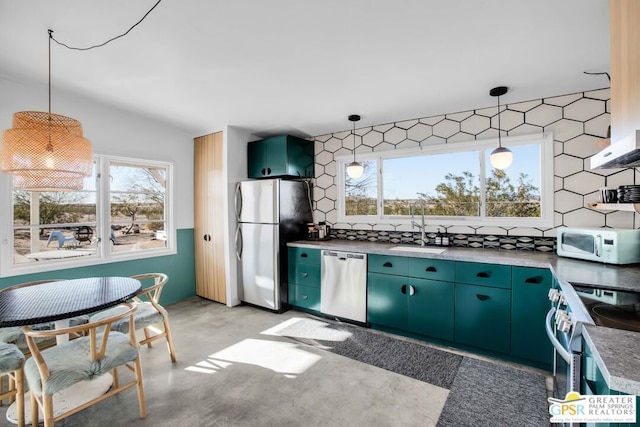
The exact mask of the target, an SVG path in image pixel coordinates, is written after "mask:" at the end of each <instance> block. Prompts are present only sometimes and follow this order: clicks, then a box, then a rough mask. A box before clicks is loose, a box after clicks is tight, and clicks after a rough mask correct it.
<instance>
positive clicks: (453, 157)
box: [383, 144, 540, 199]
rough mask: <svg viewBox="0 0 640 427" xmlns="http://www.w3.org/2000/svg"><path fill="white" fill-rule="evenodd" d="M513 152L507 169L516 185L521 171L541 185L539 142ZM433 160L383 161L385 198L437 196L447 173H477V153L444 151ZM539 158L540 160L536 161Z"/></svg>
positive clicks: (487, 160)
mask: <svg viewBox="0 0 640 427" xmlns="http://www.w3.org/2000/svg"><path fill="white" fill-rule="evenodd" d="M509 149H511V151H513V164H512V165H511V166H509V167H508V168H507V169H505V172H506V173H507V175H508V176H509V177H510V178H511V182H512V183H514V184H517V182H518V181H517V179H518V176H519V175H520V173H521V172H523V173H525V174H527V175H528V179H530V180H531V181H532V183H533V185H535V186H536V187H538V188H540V164H539V159H540V155H539V154H538V153H539V151H540V146H539V145H537V144H536V145H523V146H515V147H509ZM489 154H490V150H487V151H486V155H487V159H486V162H485V163H486V165H487V173H486V175H487V176H489V175H490V171H491V164H490V163H489ZM430 157H431V158H432V159H433V160H434V161H431V162H429V164H428V167H425V164H424V163H421V162H424V160H423V159H421V157H405V158H399V159H392V160H388V161H385V162H384V169H383V171H384V172H383V175H384V183H383V185H384V190H385V198H386V199H396V198H397V199H414V198H417V197H418V195H417V193H418V192H422V193H428V194H429V195H432V196H435V195H436V191H435V187H436V186H437V185H438V184H440V183H442V182H445V179H444V177H445V176H446V175H447V174H448V173H453V174H454V175H461V174H462V172H463V171H466V170H469V171H472V172H474V175H475V176H476V179H477V176H478V166H477V165H478V154H477V152H458V153H444V154H438V155H432V156H430ZM536 160H538V161H536Z"/></svg>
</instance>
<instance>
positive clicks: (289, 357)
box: [185, 338, 322, 378]
mask: <svg viewBox="0 0 640 427" xmlns="http://www.w3.org/2000/svg"><path fill="white" fill-rule="evenodd" d="M320 359H322V357H321V356H319V355H317V354H314V353H310V352H308V351H306V350H303V349H302V348H300V346H299V345H297V344H294V343H288V342H280V341H267V340H259V339H253V338H247V339H245V340H242V341H240V342H238V343H237V344H234V345H231V346H229V347H227V348H225V349H224V350H221V351H219V352H217V353H214V354H211V355H209V356H208V357H207V359H206V360H203V361H201V362H198V363H196V364H195V365H192V366H189V367H187V368H185V370H187V371H191V372H199V373H206V374H213V373H215V372H217V371H219V370H220V369H225V368H228V367H229V366H231V365H232V364H234V363H243V364H249V365H255V366H260V367H262V368H265V369H270V370H272V371H274V372H277V373H279V374H283V375H284V376H285V377H287V378H296V377H297V376H298V375H300V374H302V373H303V372H305V371H306V370H307V369H309V368H310V367H311V366H313V365H314V364H315V363H317V362H318V361H319V360H320Z"/></svg>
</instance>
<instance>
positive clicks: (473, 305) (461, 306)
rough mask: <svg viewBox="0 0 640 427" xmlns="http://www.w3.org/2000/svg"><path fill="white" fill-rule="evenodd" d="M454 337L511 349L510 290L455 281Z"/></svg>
mask: <svg viewBox="0 0 640 427" xmlns="http://www.w3.org/2000/svg"><path fill="white" fill-rule="evenodd" d="M455 307H456V314H455V341H456V342H459V343H462V344H467V345H471V346H474V347H479V348H484V349H487V350H491V351H495V352H498V353H507V354H508V353H509V349H510V347H511V345H510V334H511V331H510V328H509V326H510V316H511V314H510V307H511V291H510V290H508V289H500V288H490V287H487V286H476V285H466V284H461V283H456V302H455Z"/></svg>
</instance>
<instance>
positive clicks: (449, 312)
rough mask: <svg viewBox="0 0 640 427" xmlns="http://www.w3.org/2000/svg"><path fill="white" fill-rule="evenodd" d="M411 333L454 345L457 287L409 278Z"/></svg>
mask: <svg viewBox="0 0 640 427" xmlns="http://www.w3.org/2000/svg"><path fill="white" fill-rule="evenodd" d="M408 294H409V295H408V297H407V299H408V302H409V304H408V330H409V332H413V333H416V334H420V335H425V336H429V337H434V338H439V339H443V340H447V341H453V317H454V316H453V313H454V312H453V307H454V284H453V282H441V281H438V280H429V279H416V278H409V290H408Z"/></svg>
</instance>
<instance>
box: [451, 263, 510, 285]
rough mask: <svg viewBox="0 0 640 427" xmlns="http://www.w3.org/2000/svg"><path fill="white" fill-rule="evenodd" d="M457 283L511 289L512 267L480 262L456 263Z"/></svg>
mask: <svg viewBox="0 0 640 427" xmlns="http://www.w3.org/2000/svg"><path fill="white" fill-rule="evenodd" d="M456 282H458V283H466V284H469V285H480V286H490V287H492V288H505V289H510V288H511V266H510V265H501V264H483V263H480V262H456Z"/></svg>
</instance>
